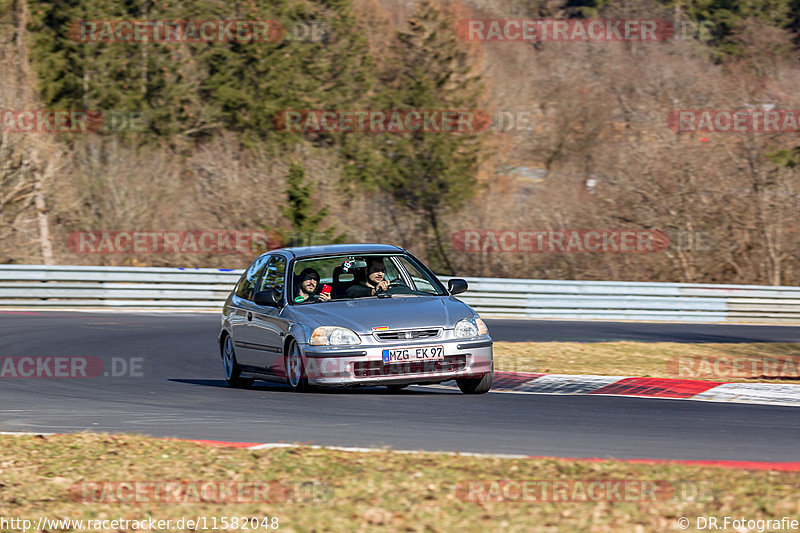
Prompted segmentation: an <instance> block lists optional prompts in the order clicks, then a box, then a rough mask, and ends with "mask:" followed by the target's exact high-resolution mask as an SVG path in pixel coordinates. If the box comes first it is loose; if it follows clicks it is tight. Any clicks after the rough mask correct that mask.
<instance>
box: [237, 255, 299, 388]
mask: <svg viewBox="0 0 800 533" xmlns="http://www.w3.org/2000/svg"><path fill="white" fill-rule="evenodd" d="M286 265H287V259H286V258H285V257H284V256H282V255H274V256H272V257H271V258H270V261H269V263H267V266H266V268H265V269H264V272H263V274H262V276H261V277H260V279H259V282H258V287H257V290H256V292H260V291H270V290H277V291H278V292H280V293H281V295H283V291H284V284H285V278H286ZM255 307H256V309H255V310H254V311H253V320H252V322H250V323H249V324H248V326H247V339H248V340H247V343H248V348H249V350H250V353H251V355H252V357H253V359H252V364H253V366H255V367H257V368H259V369H260V370H261V371H263V372H266V373H268V374H276V373H277V372H278V371H279V370H280V369H282V368H283V362H282V359H283V341H284V339H285V338H286V332H287V331H288V329H289V322H288V321H287V320H286V319H284V318H282V313H283V309H282V308H281V309H277V308H275V307H269V306H262V305H256V306H255Z"/></svg>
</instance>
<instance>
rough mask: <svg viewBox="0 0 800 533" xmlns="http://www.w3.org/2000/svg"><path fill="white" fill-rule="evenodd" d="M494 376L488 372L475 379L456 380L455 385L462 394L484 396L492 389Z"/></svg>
mask: <svg viewBox="0 0 800 533" xmlns="http://www.w3.org/2000/svg"><path fill="white" fill-rule="evenodd" d="M493 379H494V374H492V373H491V372H489V373H488V374H484V375H482V376H479V377H476V378H458V379H456V383H457V384H458V388H459V389H461V392H463V393H464V394H484V393H487V392H489V389H491V388H492V380H493Z"/></svg>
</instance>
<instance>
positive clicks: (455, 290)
mask: <svg viewBox="0 0 800 533" xmlns="http://www.w3.org/2000/svg"><path fill="white" fill-rule="evenodd" d="M468 286H469V285H467V280H465V279H461V278H453V279H451V280H450V281H448V282H447V290H448V291H450V294H452V295H456V294H461V293H462V292H467V287H468Z"/></svg>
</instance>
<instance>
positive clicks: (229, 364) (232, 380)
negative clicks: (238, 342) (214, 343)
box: [222, 335, 254, 389]
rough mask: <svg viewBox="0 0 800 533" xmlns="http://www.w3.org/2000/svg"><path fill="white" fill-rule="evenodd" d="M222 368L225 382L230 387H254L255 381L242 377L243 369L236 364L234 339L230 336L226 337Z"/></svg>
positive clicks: (223, 345) (223, 347)
mask: <svg viewBox="0 0 800 533" xmlns="http://www.w3.org/2000/svg"><path fill="white" fill-rule="evenodd" d="M222 366H223V369H224V371H225V381H227V382H228V386H229V387H233V388H235V389H247V388H249V387H251V386H252V385H253V381H254V380H252V379H250V378H243V377H242V367H240V366H239V363H238V362H236V352H235V351H234V349H233V338H231V336H230V335H226V336H225V342H224V343H223V344H222Z"/></svg>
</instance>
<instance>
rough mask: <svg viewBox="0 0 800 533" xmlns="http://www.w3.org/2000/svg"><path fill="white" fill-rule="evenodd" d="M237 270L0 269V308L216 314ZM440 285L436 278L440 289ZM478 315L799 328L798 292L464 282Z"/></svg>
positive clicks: (468, 300)
mask: <svg viewBox="0 0 800 533" xmlns="http://www.w3.org/2000/svg"><path fill="white" fill-rule="evenodd" d="M241 272H242V271H241V270H223V269H213V268H194V269H183V268H137V267H86V266H40V265H0V307H6V308H9V307H14V308H55V309H57V308H117V309H125V308H128V309H187V310H192V309H219V308H220V306H221V304H222V302H223V301H224V300H225V298H226V297H227V295H228V293H229V292H230V290H231V289H232V287H233V285H234V284H235V283H236V280H238V278H239V276H240V275H241ZM447 279H448V278H442V281H444V282H446V281H447ZM467 281H468V282H469V290H468V291H467V292H466V293H465V294H463V295H459V298H460V299H462V300H463V301H465V302H466V303H468V304H470V305H471V306H473V307H474V308H475V310H476V311H478V312H479V313H480V314H481V315H483V316H516V317H529V318H561V319H573V320H587V319H604V320H647V321H678V322H765V323H794V324H800V287H773V286H762V285H706V284H694V283H692V284H689V283H634V282H616V281H552V280H524V279H505V278H467Z"/></svg>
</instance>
